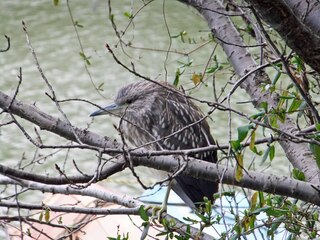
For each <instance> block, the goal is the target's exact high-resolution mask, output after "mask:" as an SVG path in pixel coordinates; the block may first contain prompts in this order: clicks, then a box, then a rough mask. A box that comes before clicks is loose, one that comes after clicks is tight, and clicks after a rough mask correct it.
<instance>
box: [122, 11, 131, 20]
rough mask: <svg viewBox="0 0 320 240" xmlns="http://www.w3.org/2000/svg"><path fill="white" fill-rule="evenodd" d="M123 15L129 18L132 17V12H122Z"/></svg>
mask: <svg viewBox="0 0 320 240" xmlns="http://www.w3.org/2000/svg"><path fill="white" fill-rule="evenodd" d="M123 15H124V16H126V17H127V18H129V19H131V18H132V17H133V15H132V13H130V12H124V14H123Z"/></svg>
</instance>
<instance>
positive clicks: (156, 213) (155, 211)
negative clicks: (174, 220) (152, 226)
mask: <svg viewBox="0 0 320 240" xmlns="http://www.w3.org/2000/svg"><path fill="white" fill-rule="evenodd" d="M151 209H152V215H151V218H152V221H153V222H154V221H155V220H158V222H159V223H161V220H162V214H163V213H167V207H166V206H148V207H146V210H151Z"/></svg>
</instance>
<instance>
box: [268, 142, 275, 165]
mask: <svg viewBox="0 0 320 240" xmlns="http://www.w3.org/2000/svg"><path fill="white" fill-rule="evenodd" d="M274 155H275V148H274V145H271V146H270V151H269V159H270V162H271V161H272V160H273V159H274Z"/></svg>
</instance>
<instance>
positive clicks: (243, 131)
mask: <svg viewBox="0 0 320 240" xmlns="http://www.w3.org/2000/svg"><path fill="white" fill-rule="evenodd" d="M252 128H253V126H252V124H248V125H245V126H241V127H238V141H239V142H242V141H243V140H244V139H245V138H246V136H247V135H248V132H249V131H250V129H252Z"/></svg>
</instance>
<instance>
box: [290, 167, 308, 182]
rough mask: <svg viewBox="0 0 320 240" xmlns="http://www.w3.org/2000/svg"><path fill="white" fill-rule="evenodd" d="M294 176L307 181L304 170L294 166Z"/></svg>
mask: <svg viewBox="0 0 320 240" xmlns="http://www.w3.org/2000/svg"><path fill="white" fill-rule="evenodd" d="M292 176H293V178H294V179H297V180H300V181H305V180H306V177H305V175H304V173H303V172H301V171H300V170H299V169H297V168H294V169H292Z"/></svg>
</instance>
